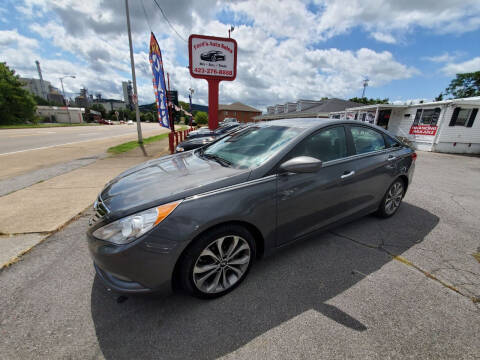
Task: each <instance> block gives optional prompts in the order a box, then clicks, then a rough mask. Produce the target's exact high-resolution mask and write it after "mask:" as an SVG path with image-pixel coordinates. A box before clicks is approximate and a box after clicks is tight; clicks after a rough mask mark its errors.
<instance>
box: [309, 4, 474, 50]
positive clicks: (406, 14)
mask: <svg viewBox="0 0 480 360" xmlns="http://www.w3.org/2000/svg"><path fill="white" fill-rule="evenodd" d="M316 3H317V4H318V6H319V7H321V8H323V9H324V11H323V12H322V13H321V14H320V15H319V21H318V26H317V32H319V33H320V34H321V35H322V37H326V38H331V37H333V36H336V35H340V34H344V33H347V32H349V31H351V30H352V29H354V28H355V27H361V28H363V29H364V30H365V31H367V32H370V33H371V35H372V37H374V38H375V39H377V40H379V41H383V42H385V39H387V42H389V43H393V37H392V35H390V34H392V33H399V34H408V33H410V32H411V31H412V30H413V29H415V28H423V29H427V30H431V31H433V32H436V33H439V34H446V33H450V34H462V33H465V32H469V31H473V30H476V29H478V28H480V2H478V0H422V1H418V0H404V1H398V0H382V1H380V0H363V1H355V0H317V1H316ZM385 29H388V30H389V34H388V35H387V34H385V33H384V31H385ZM379 35H380V36H379Z"/></svg>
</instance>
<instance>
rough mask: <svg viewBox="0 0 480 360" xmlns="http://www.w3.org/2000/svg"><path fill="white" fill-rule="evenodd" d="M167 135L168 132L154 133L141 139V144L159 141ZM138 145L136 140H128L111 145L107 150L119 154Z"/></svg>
mask: <svg viewBox="0 0 480 360" xmlns="http://www.w3.org/2000/svg"><path fill="white" fill-rule="evenodd" d="M167 137H168V133H166V134H161V135H155V136H150V137H148V138H144V139H143V144H144V145H147V144H150V143H152V142H155V141H159V140H162V139H165V138H167ZM136 147H138V141H129V142H126V143H123V144H120V145H116V146H112V147H111V148H109V149H108V150H107V151H108V152H109V153H111V154H121V153H124V152H127V151H130V150H133V149H135V148H136Z"/></svg>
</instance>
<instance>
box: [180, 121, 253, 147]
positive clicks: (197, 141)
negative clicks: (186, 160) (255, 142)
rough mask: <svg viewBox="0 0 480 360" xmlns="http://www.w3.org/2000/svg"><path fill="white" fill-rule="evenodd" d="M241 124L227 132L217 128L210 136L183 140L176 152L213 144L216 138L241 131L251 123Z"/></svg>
mask: <svg viewBox="0 0 480 360" xmlns="http://www.w3.org/2000/svg"><path fill="white" fill-rule="evenodd" d="M238 125H239V126H233V127H231V128H229V129H228V131H227V132H225V133H224V132H219V131H218V130H220V129H217V130H216V131H214V132H213V133H212V134H211V135H210V136H205V137H196V138H193V139H186V140H185V141H182V142H181V143H180V144H178V145H177V147H176V149H175V152H177V153H178V152H182V151H189V150H193V149H198V148H199V147H202V146H205V145H208V144H211V143H212V142H214V141H215V140H218V139H221V138H222V137H223V136H226V135H228V134H231V133H233V132H235V131H239V130H241V129H243V128H245V127H246V126H249V124H241V125H240V124H238Z"/></svg>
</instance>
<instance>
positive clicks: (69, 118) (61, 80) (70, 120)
mask: <svg viewBox="0 0 480 360" xmlns="http://www.w3.org/2000/svg"><path fill="white" fill-rule="evenodd" d="M65 78H72V79H75V75H66V76H62V77H61V78H59V79H60V84H62V93H63V101H64V102H65V106H66V107H67V114H68V121H69V122H70V125H72V115H70V110H68V104H67V100H66V97H65V89H64V88H63V79H65Z"/></svg>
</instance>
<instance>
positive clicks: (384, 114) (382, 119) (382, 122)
mask: <svg viewBox="0 0 480 360" xmlns="http://www.w3.org/2000/svg"><path fill="white" fill-rule="evenodd" d="M391 114H392V109H386V110H380V112H379V113H378V119H377V125H378V126H380V127H383V128H384V129H385V130H387V129H388V121H389V120H390V115H391Z"/></svg>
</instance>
